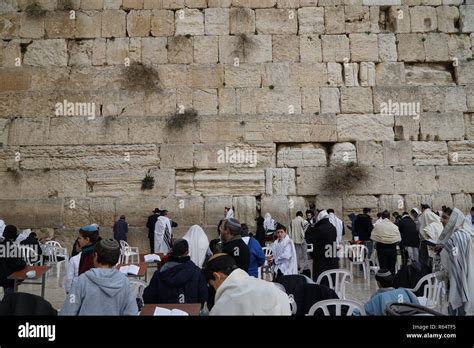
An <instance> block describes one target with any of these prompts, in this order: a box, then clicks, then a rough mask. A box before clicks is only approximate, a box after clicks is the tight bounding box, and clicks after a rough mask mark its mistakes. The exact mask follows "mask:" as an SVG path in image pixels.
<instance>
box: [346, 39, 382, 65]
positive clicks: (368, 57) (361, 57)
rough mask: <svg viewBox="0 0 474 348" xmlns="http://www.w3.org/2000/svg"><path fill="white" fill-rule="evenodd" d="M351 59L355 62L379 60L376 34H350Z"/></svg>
mask: <svg viewBox="0 0 474 348" xmlns="http://www.w3.org/2000/svg"><path fill="white" fill-rule="evenodd" d="M349 38H350V42H351V59H352V61H353V62H366V61H371V62H376V61H378V59H379V50H378V40H377V35H376V34H365V33H364V34H350V35H349Z"/></svg>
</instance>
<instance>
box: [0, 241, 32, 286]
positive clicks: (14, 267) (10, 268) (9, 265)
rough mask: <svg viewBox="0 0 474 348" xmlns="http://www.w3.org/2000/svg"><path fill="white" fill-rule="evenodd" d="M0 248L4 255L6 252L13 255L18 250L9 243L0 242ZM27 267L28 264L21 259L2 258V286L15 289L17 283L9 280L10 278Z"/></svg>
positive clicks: (0, 268)
mask: <svg viewBox="0 0 474 348" xmlns="http://www.w3.org/2000/svg"><path fill="white" fill-rule="evenodd" d="M0 246H1V248H2V250H1V251H2V253H3V252H6V253H12V254H13V249H14V248H16V246H15V245H14V244H13V243H12V242H9V241H3V242H0ZM17 254H18V252H17ZM4 256H8V255H4ZM10 256H11V255H10ZM25 267H26V262H25V260H23V259H22V258H21V257H0V286H3V287H4V288H13V286H14V283H15V282H14V281H13V280H11V279H8V276H9V275H10V274H12V273H14V272H16V271H19V270H21V269H23V268H25Z"/></svg>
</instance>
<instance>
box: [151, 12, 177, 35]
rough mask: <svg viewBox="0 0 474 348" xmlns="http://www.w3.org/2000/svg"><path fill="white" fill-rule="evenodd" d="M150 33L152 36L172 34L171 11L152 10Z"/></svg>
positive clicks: (172, 14) (172, 19) (172, 16)
mask: <svg viewBox="0 0 474 348" xmlns="http://www.w3.org/2000/svg"><path fill="white" fill-rule="evenodd" d="M150 26H151V35H153V36H173V35H174V13H173V11H165V10H161V11H152V12H151V19H150Z"/></svg>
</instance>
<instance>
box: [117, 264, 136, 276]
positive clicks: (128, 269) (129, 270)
mask: <svg viewBox="0 0 474 348" xmlns="http://www.w3.org/2000/svg"><path fill="white" fill-rule="evenodd" d="M119 271H120V272H122V273H123V274H133V275H138V272H139V271H140V267H138V266H137V265H128V266H122V267H120V269H119Z"/></svg>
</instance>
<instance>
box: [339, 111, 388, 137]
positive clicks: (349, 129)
mask: <svg viewBox="0 0 474 348" xmlns="http://www.w3.org/2000/svg"><path fill="white" fill-rule="evenodd" d="M393 126H394V118H393V116H391V115H374V114H365V115H364V114H340V115H337V135H338V140H339V141H360V140H378V141H382V140H393V139H394V133H393Z"/></svg>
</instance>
